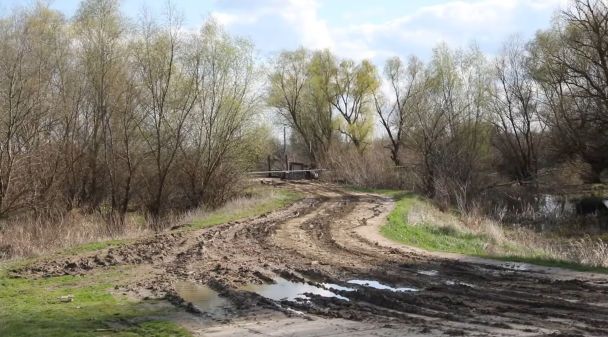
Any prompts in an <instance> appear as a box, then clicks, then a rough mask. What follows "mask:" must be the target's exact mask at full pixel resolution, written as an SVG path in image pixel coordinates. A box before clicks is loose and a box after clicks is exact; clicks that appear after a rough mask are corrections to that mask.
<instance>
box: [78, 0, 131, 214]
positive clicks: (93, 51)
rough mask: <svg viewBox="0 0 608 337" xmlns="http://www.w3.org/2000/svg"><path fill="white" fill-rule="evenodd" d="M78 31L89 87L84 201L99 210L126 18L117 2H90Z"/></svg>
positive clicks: (80, 13) (85, 112) (85, 4)
mask: <svg viewBox="0 0 608 337" xmlns="http://www.w3.org/2000/svg"><path fill="white" fill-rule="evenodd" d="M74 27H75V29H76V36H77V39H78V43H79V47H80V48H79V49H80V59H81V62H82V69H83V70H84V74H83V76H84V78H85V81H86V82H85V83H86V84H85V85H86V90H85V94H86V102H87V105H86V106H83V109H82V111H81V112H82V114H83V117H84V119H85V123H86V124H85V128H86V129H85V130H86V133H85V134H84V135H83V138H84V139H82V141H83V145H84V147H86V148H87V151H86V152H87V158H86V161H85V162H86V166H85V167H84V169H85V171H86V172H87V173H86V177H85V180H84V181H83V182H82V184H83V185H82V189H81V195H80V198H81V200H83V201H84V202H85V203H86V204H88V206H92V207H96V206H97V205H98V204H99V203H100V202H101V199H102V197H103V194H104V193H103V192H100V191H99V190H100V189H103V188H104V186H103V180H102V179H100V178H101V177H103V176H104V175H105V172H103V168H102V167H101V166H102V165H101V164H100V163H99V161H100V159H101V156H100V150H101V149H102V147H103V144H104V140H103V138H104V137H105V131H106V130H105V129H104V125H105V124H106V121H107V119H108V118H109V116H110V114H112V109H113V106H112V104H113V99H112V97H113V96H114V94H115V91H117V90H118V89H117V86H118V85H119V83H118V81H119V79H120V77H121V75H120V74H119V73H120V72H121V71H123V70H124V69H121V66H122V64H123V63H124V57H125V54H124V43H123V41H122V37H123V32H124V23H123V18H122V17H121V14H120V7H119V2H118V1H117V0H87V1H83V2H82V3H81V4H80V7H79V9H78V11H77V14H76V19H75V24H74Z"/></svg>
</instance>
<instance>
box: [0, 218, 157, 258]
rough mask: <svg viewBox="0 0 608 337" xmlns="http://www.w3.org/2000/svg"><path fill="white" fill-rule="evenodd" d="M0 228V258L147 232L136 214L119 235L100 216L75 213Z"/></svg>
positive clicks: (13, 222)
mask: <svg viewBox="0 0 608 337" xmlns="http://www.w3.org/2000/svg"><path fill="white" fill-rule="evenodd" d="M0 226H1V227H0V228H1V230H0V259H7V258H17V257H25V256H36V255H42V254H44V253H47V252H49V251H54V250H57V249H61V248H65V247H70V246H74V245H78V244H83V243H89V242H96V241H102V240H110V239H115V238H118V237H120V238H131V237H136V236H138V235H142V234H144V233H147V232H148V230H147V226H146V224H145V222H144V221H143V219H142V217H141V216H138V215H136V214H129V215H127V216H126V218H125V222H124V225H123V227H122V228H121V230H120V232H116V231H113V230H110V229H109V227H108V225H107V222H106V221H104V218H103V217H102V216H101V215H100V214H97V213H91V214H83V213H81V212H79V211H76V210H73V211H71V212H69V213H66V214H65V215H62V216H57V217H53V218H52V219H49V218H43V217H36V218H34V217H28V216H22V217H14V218H10V219H8V220H5V221H4V222H3V223H2V224H1V225H0Z"/></svg>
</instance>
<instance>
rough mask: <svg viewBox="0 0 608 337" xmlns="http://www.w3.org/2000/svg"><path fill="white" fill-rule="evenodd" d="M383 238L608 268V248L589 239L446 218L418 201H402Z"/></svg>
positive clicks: (471, 217) (475, 217)
mask: <svg viewBox="0 0 608 337" xmlns="http://www.w3.org/2000/svg"><path fill="white" fill-rule="evenodd" d="M383 233H384V234H385V235H386V236H387V237H389V238H392V239H395V240H397V241H401V242H404V243H406V244H411V245H416V246H419V247H421V248H425V249H430V250H437V251H447V252H454V253H462V254H470V255H481V256H487V257H495V258H500V259H513V260H519V261H527V262H531V263H538V264H544V265H550V266H565V267H569V268H570V267H571V268H576V267H577V265H580V266H582V267H583V268H578V269H585V268H584V267H592V268H608V243H607V242H606V241H604V240H602V239H601V238H599V237H591V236H589V235H585V236H583V237H577V238H564V237H561V236H559V235H556V234H555V233H547V232H537V231H534V230H531V229H529V228H525V227H522V226H513V225H508V226H507V225H503V224H502V223H501V222H499V221H496V220H492V219H489V218H487V217H485V216H483V215H481V212H477V211H475V210H473V211H471V212H468V213H466V214H459V213H456V212H443V211H441V210H440V209H438V208H437V207H435V206H434V205H433V204H431V203H430V202H426V201H424V200H422V199H420V198H417V197H415V196H413V195H407V196H405V197H404V198H402V199H399V200H398V201H397V207H396V208H395V210H394V211H393V213H392V214H391V215H390V216H389V223H388V224H387V225H386V226H385V227H384V228H383Z"/></svg>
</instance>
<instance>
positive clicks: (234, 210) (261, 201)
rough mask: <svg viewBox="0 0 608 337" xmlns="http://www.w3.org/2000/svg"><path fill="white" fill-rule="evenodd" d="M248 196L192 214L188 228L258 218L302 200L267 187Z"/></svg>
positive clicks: (292, 193)
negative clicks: (210, 209) (215, 208)
mask: <svg viewBox="0 0 608 337" xmlns="http://www.w3.org/2000/svg"><path fill="white" fill-rule="evenodd" d="M250 195H251V196H250V197H248V198H240V199H236V200H233V201H230V202H228V203H227V204H226V205H224V206H223V207H221V208H219V209H217V210H213V211H210V212H205V211H197V212H194V213H192V214H191V215H190V216H189V217H188V218H189V221H188V222H189V227H190V228H192V229H200V228H206V227H211V226H215V225H219V224H223V223H227V222H231V221H236V220H240V219H246V218H251V217H255V216H259V215H262V214H265V213H268V212H272V211H275V210H277V209H280V208H283V207H286V206H288V205H290V204H292V203H294V202H296V201H297V200H299V199H301V198H302V196H301V195H300V194H299V193H297V192H294V191H290V190H286V189H274V188H268V187H264V188H256V189H253V190H251V191H250Z"/></svg>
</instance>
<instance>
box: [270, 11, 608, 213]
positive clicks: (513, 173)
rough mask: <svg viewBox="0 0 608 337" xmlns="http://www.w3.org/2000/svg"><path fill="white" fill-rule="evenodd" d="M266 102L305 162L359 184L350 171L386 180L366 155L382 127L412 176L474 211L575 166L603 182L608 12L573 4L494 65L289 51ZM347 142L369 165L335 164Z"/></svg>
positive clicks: (450, 54)
mask: <svg viewBox="0 0 608 337" xmlns="http://www.w3.org/2000/svg"><path fill="white" fill-rule="evenodd" d="M269 104H270V105H271V106H273V107H275V108H276V109H277V110H278V112H279V113H280V115H281V116H282V117H283V119H284V120H285V121H286V122H287V123H288V124H289V125H290V126H291V128H292V129H293V130H294V131H295V132H296V134H297V137H295V141H294V143H296V144H300V145H299V148H300V149H301V151H302V152H303V153H307V155H308V156H309V157H310V158H311V159H312V160H313V161H316V162H329V163H332V164H334V167H339V168H340V167H341V168H342V169H343V171H344V173H345V174H344V175H345V176H348V177H347V179H346V180H349V179H350V180H354V181H352V182H357V180H360V179H358V177H357V176H354V175H353V173H352V172H353V169H358V170H359V172H360V175H361V176H366V175H367V176H368V177H369V179H370V180H372V181H373V182H377V181H378V179H377V175H380V174H386V173H383V172H386V170H382V169H374V166H378V156H377V154H374V155H373V156H372V155H369V154H368V155H366V152H369V150H368V149H367V148H368V147H373V148H374V150H373V151H375V152H377V149H378V144H377V143H378V142H377V141H376V140H375V138H373V137H372V132H371V131H372V130H373V123H374V119H375V118H376V120H379V124H381V126H382V129H383V132H384V135H383V139H382V141H381V144H382V146H383V147H384V148H386V150H384V151H387V153H389V154H390V159H391V160H392V162H393V163H394V165H396V166H404V165H405V166H406V167H408V168H414V170H413V171H409V172H411V173H416V175H417V177H418V181H417V185H418V187H419V188H420V189H421V190H422V191H424V192H425V193H426V194H427V195H428V196H430V197H435V196H436V195H437V194H446V195H447V197H448V198H449V199H451V200H452V201H456V202H459V203H462V202H464V203H466V202H467V200H469V199H470V197H471V196H474V195H477V194H478V193H479V192H480V191H482V190H484V189H486V188H487V187H488V186H491V185H492V184H496V183H499V182H500V181H502V182H505V181H507V182H508V181H513V182H516V183H517V182H518V183H519V184H521V185H526V184H534V183H536V182H538V177H539V175H540V174H541V173H542V172H543V171H544V172H547V171H548V169H550V168H554V167H557V166H560V165H566V164H568V163H570V164H572V163H575V164H576V165H575V166H576V167H577V170H578V173H579V174H578V176H580V177H581V179H583V181H584V182H598V181H599V177H600V175H601V173H602V171H604V170H606V169H607V168H608V4H607V3H606V1H602V0H593V1H592V0H578V1H573V2H572V3H571V4H570V5H569V6H568V8H567V9H566V10H565V11H563V12H560V13H558V14H557V16H556V19H555V21H554V23H553V25H552V27H550V28H549V29H547V30H544V31H540V32H538V33H537V35H536V37H535V38H534V39H533V40H531V41H522V40H521V39H520V38H518V37H513V38H511V39H509V40H508V41H506V42H505V43H504V47H503V48H502V51H501V52H500V54H499V55H498V56H496V57H494V58H488V57H487V56H485V55H484V54H483V53H482V52H481V51H480V50H479V49H478V48H477V47H475V46H473V47H471V48H468V49H466V50H460V49H459V50H454V49H451V48H450V47H449V46H447V45H446V44H440V45H439V46H437V47H436V48H435V49H434V50H433V56H432V58H431V59H430V61H429V62H427V63H426V64H425V63H424V62H422V61H421V60H420V59H418V58H416V57H410V58H409V59H407V60H406V61H403V60H402V59H400V58H398V57H396V58H392V59H389V60H388V61H387V62H386V64H385V66H384V70H383V71H382V72H381V71H378V70H377V69H376V67H375V66H374V65H372V64H371V63H370V62H368V61H363V62H360V63H356V62H354V61H352V60H348V59H341V58H338V57H336V56H335V55H333V54H332V53H331V52H329V51H308V50H304V49H299V50H296V51H289V52H284V53H282V54H281V55H280V56H279V57H278V59H277V61H276V63H275V66H274V68H273V73H272V75H271V77H270V95H269ZM376 139H377V138H376ZM344 142H347V143H350V144H352V146H353V147H354V148H356V149H357V150H358V152H359V153H360V154H361V156H360V158H361V160H367V161H369V163H368V165H360V166H357V167H354V166H353V165H350V166H349V165H346V164H345V162H344V160H342V161H336V158H340V157H341V156H343V154H344V152H345V149H346V150H348V149H347V148H345V147H344V145H343V143H344ZM332 148H335V149H333V150H332ZM353 158H354V157H353V156H347V157H344V159H345V160H350V161H352V160H353ZM366 158H367V159H366ZM370 170H374V172H377V173H378V174H376V175H375V176H370V175H369V171H370ZM497 176H498V177H500V179H496V177H497ZM364 180H365V179H362V181H363V182H362V183H363V184H365V182H364ZM358 183H361V181H359V182H358ZM372 184H373V183H372Z"/></svg>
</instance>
